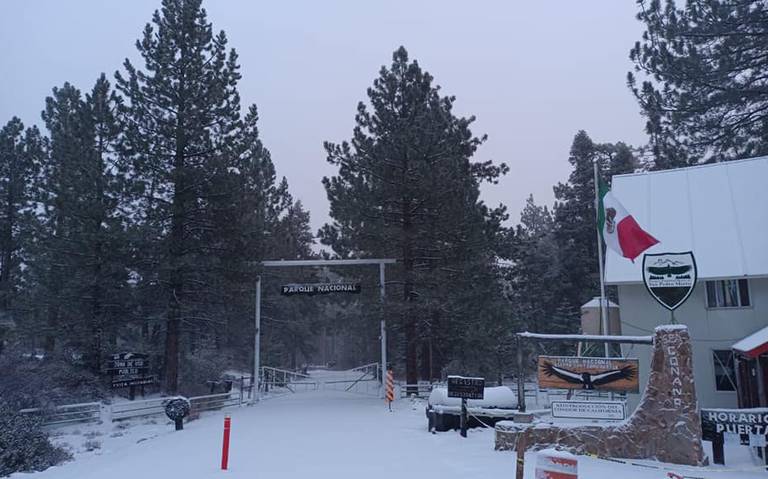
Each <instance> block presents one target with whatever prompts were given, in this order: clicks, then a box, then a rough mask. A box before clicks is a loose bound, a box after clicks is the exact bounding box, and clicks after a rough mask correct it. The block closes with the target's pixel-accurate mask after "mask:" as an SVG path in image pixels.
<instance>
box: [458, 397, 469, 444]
mask: <svg viewBox="0 0 768 479" xmlns="http://www.w3.org/2000/svg"><path fill="white" fill-rule="evenodd" d="M468 422H469V418H467V400H466V398H461V417H460V418H459V429H460V430H459V434H460V435H461V437H467V427H468V424H467V423H468Z"/></svg>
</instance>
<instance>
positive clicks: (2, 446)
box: [0, 400, 71, 477]
mask: <svg viewBox="0 0 768 479" xmlns="http://www.w3.org/2000/svg"><path fill="white" fill-rule="evenodd" d="M70 458H71V456H70V454H69V453H68V452H67V451H65V450H64V449H61V448H60V447H56V446H54V445H53V444H51V442H50V441H49V439H48V435H47V434H46V433H45V432H44V431H43V430H42V429H41V428H40V423H39V419H38V418H35V417H33V416H30V415H25V414H19V413H18V412H17V411H16V409H15V408H13V407H11V405H10V404H8V403H7V402H5V401H2V400H0V477H5V476H8V475H10V474H12V473H14V472H24V471H42V470H44V469H47V468H49V467H51V466H55V465H56V464H60V463H62V462H64V461H66V460H68V459H70Z"/></svg>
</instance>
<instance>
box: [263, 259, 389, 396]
mask: <svg viewBox="0 0 768 479" xmlns="http://www.w3.org/2000/svg"><path fill="white" fill-rule="evenodd" d="M394 263H397V260H396V259H393V258H373V259H289V260H267V261H261V265H262V266H263V267H265V268H280V267H290V266H354V265H372V264H377V265H379V299H380V301H381V304H382V306H383V305H384V296H385V294H386V281H385V279H384V268H385V265H387V264H394ZM254 322H255V332H256V335H255V338H254V352H253V368H254V372H253V374H254V378H253V379H254V381H253V384H254V389H255V391H254V399H255V400H256V401H258V400H259V399H260V397H261V391H260V387H261V384H260V382H261V381H260V378H259V368H260V361H259V359H260V356H261V276H260V275H259V276H258V277H257V280H256V318H255V321H254ZM380 339H381V382H382V387H381V394H382V396H383V394H384V377H385V376H386V372H387V322H386V320H385V319H384V317H382V318H381V337H380Z"/></svg>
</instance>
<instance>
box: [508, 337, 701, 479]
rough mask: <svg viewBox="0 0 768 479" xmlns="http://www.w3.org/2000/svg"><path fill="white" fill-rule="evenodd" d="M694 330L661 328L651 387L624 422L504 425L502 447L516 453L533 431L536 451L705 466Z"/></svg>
mask: <svg viewBox="0 0 768 479" xmlns="http://www.w3.org/2000/svg"><path fill="white" fill-rule="evenodd" d="M697 406H698V404H697V401H696V388H695V385H694V380H693V357H692V352H691V340H690V336H689V334H688V328H687V327H686V326H682V325H668V326H659V327H657V328H656V331H655V335H654V340H653V356H652V359H651V371H650V375H649V378H648V384H647V386H646V389H645V394H644V395H643V399H642V401H641V403H640V405H639V406H638V407H637V409H636V410H635V412H634V413H633V414H632V416H631V417H630V418H629V419H628V420H627V421H626V422H625V423H623V424H619V425H615V426H614V425H611V426H579V427H558V426H557V425H548V426H544V425H541V424H539V425H537V426H536V427H533V428H529V427H528V426H527V425H518V424H515V425H512V426H509V425H504V426H502V427H497V428H496V449H498V450H514V448H515V444H516V442H517V438H518V436H519V435H520V434H521V433H523V432H526V431H527V434H529V437H530V441H531V442H530V444H531V447H532V448H533V449H537V450H538V449H544V448H548V447H554V446H560V447H562V448H564V449H566V450H569V451H571V452H574V453H578V454H594V455H597V456H602V457H614V458H626V459H656V460H659V461H663V462H671V463H675V464H687V465H694V466H700V465H703V463H704V449H703V447H702V444H701V420H700V418H699V415H698V412H697Z"/></svg>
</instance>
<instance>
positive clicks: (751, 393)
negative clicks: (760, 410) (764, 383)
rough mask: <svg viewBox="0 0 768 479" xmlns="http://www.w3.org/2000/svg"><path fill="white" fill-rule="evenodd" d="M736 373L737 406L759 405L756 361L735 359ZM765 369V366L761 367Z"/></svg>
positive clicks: (741, 358)
mask: <svg viewBox="0 0 768 479" xmlns="http://www.w3.org/2000/svg"><path fill="white" fill-rule="evenodd" d="M736 364H737V366H736V368H737V370H736V374H738V376H739V388H738V393H739V407H740V408H749V407H760V394H759V392H758V386H757V361H755V360H754V359H747V358H745V357H743V356H742V357H739V358H738V359H737V360H736ZM763 371H765V368H763Z"/></svg>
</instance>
